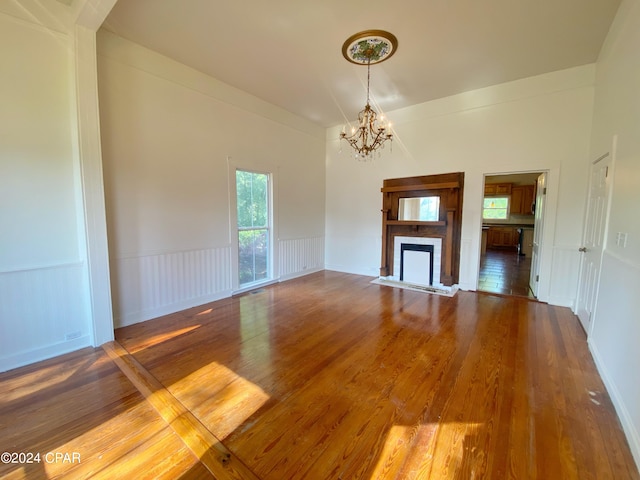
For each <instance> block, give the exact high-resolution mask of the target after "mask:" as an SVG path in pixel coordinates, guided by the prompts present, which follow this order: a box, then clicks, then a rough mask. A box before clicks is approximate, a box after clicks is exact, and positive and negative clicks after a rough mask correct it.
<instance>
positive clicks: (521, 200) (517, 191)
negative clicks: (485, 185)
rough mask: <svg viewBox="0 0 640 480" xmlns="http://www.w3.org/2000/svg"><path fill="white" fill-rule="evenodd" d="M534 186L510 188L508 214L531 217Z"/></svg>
mask: <svg viewBox="0 0 640 480" xmlns="http://www.w3.org/2000/svg"><path fill="white" fill-rule="evenodd" d="M485 195H486V194H485ZM533 196H534V186H533V185H515V186H513V187H512V188H511V203H510V213H511V214H517V215H531V214H532V212H531V205H532V204H533Z"/></svg>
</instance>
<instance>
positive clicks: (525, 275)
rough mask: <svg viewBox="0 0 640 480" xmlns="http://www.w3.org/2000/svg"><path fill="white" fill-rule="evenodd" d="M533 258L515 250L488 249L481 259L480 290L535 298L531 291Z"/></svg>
mask: <svg viewBox="0 0 640 480" xmlns="http://www.w3.org/2000/svg"><path fill="white" fill-rule="evenodd" d="M530 273H531V257H529V256H524V255H518V252H516V251H515V250H492V249H487V252H486V254H485V255H483V256H482V257H480V274H479V276H478V290H482V291H483V292H491V293H500V294H504V295H518V296H522V297H529V298H534V296H533V294H532V292H531V290H530V289H529V274H530Z"/></svg>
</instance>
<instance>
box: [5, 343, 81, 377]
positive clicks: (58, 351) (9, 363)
mask: <svg viewBox="0 0 640 480" xmlns="http://www.w3.org/2000/svg"><path fill="white" fill-rule="evenodd" d="M90 346H91V336H89V335H84V336H82V337H78V338H74V339H73V340H67V341H64V342H59V343H55V344H52V345H47V346H45V347H41V348H36V349H33V350H29V351H26V352H20V353H17V354H15V355H10V356H8V357H3V358H0V372H6V371H7V370H13V369H14V368H19V367H24V366H25V365H30V364H32V363H36V362H40V361H42V360H48V359H50V358H53V357H57V356H58V355H64V354H65V353H69V352H73V351H75V350H80V349H81V348H85V347H90Z"/></svg>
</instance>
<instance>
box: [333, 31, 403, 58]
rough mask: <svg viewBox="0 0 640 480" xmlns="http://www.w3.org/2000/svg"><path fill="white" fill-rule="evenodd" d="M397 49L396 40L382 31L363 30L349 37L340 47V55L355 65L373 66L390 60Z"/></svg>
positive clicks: (393, 36)
mask: <svg viewBox="0 0 640 480" xmlns="http://www.w3.org/2000/svg"><path fill="white" fill-rule="evenodd" d="M397 48H398V39H397V38H396V37H395V35H394V34H392V33H389V32H385V31H384V30H365V31H364V32H359V33H356V34H355V35H351V36H350V37H349V38H347V40H346V41H345V42H344V44H343V45H342V55H343V56H344V58H346V59H347V60H348V61H350V62H351V63H355V64H357V65H369V64H372V65H375V64H376V63H380V62H384V61H385V60H387V59H388V58H390V57H391V56H392V55H393V54H394V53H395V52H396V49H397Z"/></svg>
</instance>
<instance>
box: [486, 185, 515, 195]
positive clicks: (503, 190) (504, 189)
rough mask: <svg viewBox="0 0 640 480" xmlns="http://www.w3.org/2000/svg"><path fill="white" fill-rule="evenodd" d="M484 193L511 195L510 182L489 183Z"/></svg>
mask: <svg viewBox="0 0 640 480" xmlns="http://www.w3.org/2000/svg"><path fill="white" fill-rule="evenodd" d="M484 194H485V196H486V195H510V194H511V184H510V183H488V184H486V185H485V186H484Z"/></svg>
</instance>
